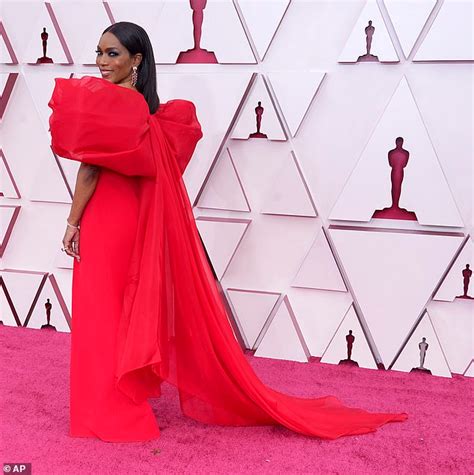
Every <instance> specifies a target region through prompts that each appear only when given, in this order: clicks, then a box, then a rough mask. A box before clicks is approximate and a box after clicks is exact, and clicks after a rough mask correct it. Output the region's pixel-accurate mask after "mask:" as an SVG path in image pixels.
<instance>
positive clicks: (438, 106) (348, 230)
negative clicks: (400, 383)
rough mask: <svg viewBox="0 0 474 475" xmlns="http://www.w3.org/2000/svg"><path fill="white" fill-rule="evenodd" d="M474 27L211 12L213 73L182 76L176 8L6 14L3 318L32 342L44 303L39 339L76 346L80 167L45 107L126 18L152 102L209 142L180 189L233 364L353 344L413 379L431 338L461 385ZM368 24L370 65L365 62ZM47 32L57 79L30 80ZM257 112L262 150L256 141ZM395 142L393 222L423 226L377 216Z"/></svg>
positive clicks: (381, 5) (347, 11)
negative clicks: (145, 43)
mask: <svg viewBox="0 0 474 475" xmlns="http://www.w3.org/2000/svg"><path fill="white" fill-rule="evenodd" d="M473 9H474V7H473V5H472V2H468V1H463V0H458V1H457V0H444V1H443V0H439V1H436V0H384V1H381V0H378V1H375V0H368V1H364V0H347V1H337V2H334V1H332V0H325V1H324V0H312V1H307V0H301V1H299V0H292V1H291V2H290V1H289V0H235V1H232V0H208V2H207V6H206V9H205V11H204V23H203V35H202V41H201V46H202V47H203V48H206V49H207V50H209V51H212V52H214V55H215V58H216V59H217V61H218V63H217V64H203V63H197V64H183V63H180V64H176V61H177V58H178V55H179V54H180V52H181V51H185V50H187V49H189V48H191V47H192V46H193V44H192V42H193V36H192V11H191V9H190V7H189V1H188V0H173V1H144V2H131V1H128V2H125V1H109V2H101V1H99V0H94V1H79V0H78V1H73V2H70V1H65V0H64V1H52V2H40V1H29V2H23V1H22V2H13V1H4V2H3V4H2V23H1V24H0V51H1V55H0V62H1V71H0V88H1V89H2V97H1V99H0V116H1V117H2V123H1V153H0V173H1V175H0V177H1V179H0V192H1V193H2V194H1V195H0V224H1V226H0V233H1V235H0V240H1V247H0V255H1V265H0V270H1V271H2V272H1V290H0V320H2V321H3V324H5V325H18V326H20V325H24V326H28V327H31V328H41V326H42V325H43V324H44V323H46V311H45V303H46V302H47V299H48V298H49V299H50V303H51V304H52V307H51V324H52V325H54V327H55V328H56V330H58V331H70V323H71V315H70V301H71V272H72V270H71V269H72V261H71V258H69V257H67V256H65V255H64V253H61V251H60V247H61V240H62V237H63V233H64V229H65V219H66V217H67V215H68V212H69V207H70V203H71V199H72V190H74V184H75V183H74V181H75V175H76V170H77V164H76V163H74V162H72V161H70V160H64V159H62V158H60V157H56V156H55V155H54V154H53V153H52V151H51V149H50V146H49V145H50V137H49V135H48V122H47V121H48V116H49V112H50V111H49V108H48V107H47V101H48V99H49V97H50V95H51V92H52V88H53V84H54V81H53V79H54V78H55V77H70V76H71V74H74V75H75V76H81V75H85V74H86V75H97V68H96V66H95V53H94V50H95V48H96V44H97V41H98V39H99V37H100V33H101V32H102V30H103V29H104V28H105V27H107V26H108V25H109V24H110V22H112V21H120V20H128V21H133V22H136V23H139V24H140V25H142V26H143V27H144V28H145V29H146V30H147V31H148V33H149V35H150V38H151V41H152V43H153V46H154V51H155V57H156V60H157V76H158V92H159V95H160V99H161V101H162V102H165V101H166V100H168V99H171V98H176V97H181V98H186V99H189V100H192V101H193V102H194V103H195V104H196V107H197V112H198V117H199V120H200V122H201V124H202V127H203V133H204V137H203V139H202V140H201V141H200V142H199V144H198V146H197V149H196V152H195V154H194V157H193V159H192V161H191V162H190V164H189V166H188V168H187V169H186V172H185V174H184V179H185V183H186V186H187V189H188V193H189V196H190V198H191V201H192V202H193V203H194V213H195V216H196V223H197V225H198V229H199V231H200V233H201V237H202V238H203V241H204V243H205V246H206V249H207V252H208V254H209V256H210V259H211V261H212V263H213V266H214V269H215V271H216V274H217V276H218V278H219V280H220V283H221V285H222V288H223V290H224V295H225V297H226V298H227V300H228V303H229V308H230V309H231V311H232V316H233V318H234V320H235V323H236V327H237V328H238V330H239V331H240V333H241V335H242V340H243V341H244V344H245V345H246V347H247V348H250V349H254V350H255V355H256V356H260V357H272V358H279V359H290V360H295V361H308V360H309V358H310V357H316V358H320V359H321V361H322V362H325V363H329V364H338V363H339V362H340V361H341V360H347V341H346V335H348V332H349V330H352V334H353V336H354V338H355V340H354V343H353V347H352V356H351V360H353V361H356V362H357V364H358V365H359V366H360V367H365V368H374V369H375V368H377V367H382V365H383V367H384V368H386V369H392V370H398V371H411V370H412V369H413V368H416V367H417V366H418V365H419V359H420V349H419V346H418V345H419V343H420V341H421V338H423V337H425V338H426V341H427V343H428V344H429V347H428V349H427V350H426V355H425V363H424V368H426V369H427V370H429V371H430V372H431V374H432V375H436V376H443V377H450V376H451V374H452V373H457V374H466V375H469V376H472V375H473V373H474V372H473V369H472V368H473V367H474V366H473V364H472V363H471V362H472V360H473V318H474V316H473V314H474V300H471V299H468V298H460V297H461V296H462V295H463V274H462V272H463V270H464V269H465V267H466V264H470V266H471V267H472V266H473V265H474V259H473V241H472V234H473V200H472V197H473V170H472V157H473V152H474V149H473V140H472V130H473V125H474V124H473V118H472V117H473V115H472V110H473V105H474V99H473V88H472V84H473V74H474V71H473V61H474V55H473V45H472V34H473V16H474V12H473ZM170 19H173V21H170ZM369 20H372V22H373V26H374V27H375V32H374V36H373V40H372V47H371V54H373V55H374V56H377V58H378V61H377V60H375V61H364V58H361V59H359V57H363V56H364V55H365V54H366V36H365V32H364V28H365V27H366V26H367V23H368V21H369ZM454 26H456V28H455V29H454V30H453V28H454ZM43 27H46V28H47V31H48V33H49V38H48V56H51V57H52V58H53V60H54V63H53V64H42V65H37V64H34V63H35V61H36V59H37V58H38V57H39V56H41V55H42V50H41V38H40V33H41V31H42V28H43ZM258 101H260V102H261V106H262V107H263V109H264V110H263V115H262V116H261V117H262V119H261V129H260V132H261V133H262V134H265V135H266V138H265V137H260V138H255V137H254V138H249V135H251V134H254V133H255V132H256V112H255V108H256V107H257V103H258ZM398 136H401V137H403V139H404V143H403V148H404V149H405V150H406V151H408V152H409V157H410V158H409V161H408V164H407V166H406V168H405V169H404V178H403V182H402V189H401V195H400V204H399V206H400V207H401V208H405V209H406V210H408V211H409V212H412V213H414V214H415V215H416V219H413V217H412V218H410V219H393V215H390V214H389V216H386V215H384V217H383V218H377V217H375V218H374V217H373V215H374V213H375V212H376V211H377V210H381V209H384V208H387V207H390V205H391V168H390V165H389V160H388V154H389V152H390V151H391V150H392V149H394V148H395V139H396V138H397V137H398ZM391 216H392V217H391ZM411 216H412V215H411ZM468 295H471V296H474V279H472V282H470V287H469V291H468ZM343 362H344V361H343ZM350 363H351V362H350V361H349V362H347V361H346V362H345V364H350Z"/></svg>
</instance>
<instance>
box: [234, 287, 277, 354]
mask: <svg viewBox="0 0 474 475" xmlns="http://www.w3.org/2000/svg"><path fill="white" fill-rule="evenodd" d="M227 295H228V297H229V301H230V303H231V304H232V307H233V309H234V314H235V316H236V318H237V320H238V322H239V325H240V328H241V329H242V334H243V335H242V336H243V337H244V339H245V342H246V344H247V348H249V349H252V348H254V346H255V343H256V341H257V338H258V336H259V335H260V332H261V331H262V329H263V326H264V325H265V322H266V321H267V319H268V317H269V316H270V314H271V312H272V310H273V308H274V307H275V304H276V303H277V301H278V298H279V297H280V294H279V293H276V292H259V291H254V290H242V289H227Z"/></svg>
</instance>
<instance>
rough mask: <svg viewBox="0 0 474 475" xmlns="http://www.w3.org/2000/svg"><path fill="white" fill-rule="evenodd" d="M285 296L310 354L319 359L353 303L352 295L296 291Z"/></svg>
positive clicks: (307, 290) (292, 290)
mask: <svg viewBox="0 0 474 475" xmlns="http://www.w3.org/2000/svg"><path fill="white" fill-rule="evenodd" d="M287 295H288V300H289V302H290V304H291V307H292V309H293V312H294V314H295V317H296V320H297V322H298V325H299V327H300V329H301V333H302V335H303V338H304V341H305V342H306V344H307V346H308V350H309V353H310V355H311V356H316V357H320V356H322V354H323V353H324V350H325V349H326V348H327V347H328V345H329V342H330V341H331V339H332V338H333V336H334V334H335V332H336V330H337V328H338V326H339V324H340V323H341V321H342V319H343V318H344V315H345V314H346V313H347V310H348V309H349V306H350V305H351V304H352V297H351V295H350V294H349V293H348V292H327V291H321V290H312V289H296V288H291V289H290V290H289V291H288V294H287Z"/></svg>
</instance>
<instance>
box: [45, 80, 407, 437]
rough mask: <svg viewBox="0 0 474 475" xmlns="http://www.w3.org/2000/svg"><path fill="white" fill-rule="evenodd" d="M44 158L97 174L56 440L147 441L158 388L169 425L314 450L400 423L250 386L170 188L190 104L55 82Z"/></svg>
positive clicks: (185, 210) (77, 268)
mask: <svg viewBox="0 0 474 475" xmlns="http://www.w3.org/2000/svg"><path fill="white" fill-rule="evenodd" d="M55 81H56V84H55V88H54V91H53V95H52V97H51V100H50V102H49V106H50V107H51V109H52V115H51V117H50V120H49V123H50V131H51V136H52V148H53V150H54V152H55V153H56V154H58V155H59V156H61V157H65V158H69V159H72V160H77V161H81V162H84V163H88V164H93V165H98V166H100V167H101V172H100V176H99V180H98V183H97V187H96V189H95V192H94V194H93V195H92V197H91V199H90V200H89V202H88V204H87V206H86V208H85V210H84V213H83V216H82V219H81V231H80V233H81V238H80V239H81V241H80V255H81V260H80V262H77V261H74V272H73V295H72V346H71V374H70V377H71V393H70V416H71V419H70V435H71V436H76V437H98V438H100V439H102V440H105V441H121V442H125V441H144V440H150V439H154V438H157V437H159V433H160V431H159V427H158V423H157V421H156V419H155V417H154V415H153V412H152V409H151V406H150V404H149V402H148V401H147V398H150V397H157V396H159V395H160V385H161V383H162V382H163V381H168V382H170V383H172V384H174V385H176V386H177V388H178V389H179V398H180V404H181V409H182V411H183V413H184V414H185V415H187V416H189V417H191V418H193V419H196V420H198V421H202V422H204V423H210V424H220V425H234V426H238V425H276V424H281V425H283V426H285V427H287V428H289V429H292V430H294V431H296V432H299V433H302V434H306V435H309V436H317V437H320V438H325V439H335V438H337V437H340V436H344V435H353V434H363V433H367V432H373V431H375V430H376V428H378V427H380V426H381V425H383V424H385V423H387V422H390V421H403V420H405V419H406V418H407V414H406V413H398V414H397V413H394V414H392V413H369V412H367V411H364V410H362V409H356V408H350V407H346V406H344V405H343V404H342V403H341V402H340V401H339V400H338V399H337V398H335V397H333V396H327V397H320V398H315V399H307V398H299V397H292V396H288V395H285V394H283V393H280V392H277V391H275V390H273V389H271V388H269V387H268V386H266V385H264V384H263V383H262V382H261V381H260V380H259V378H258V377H257V375H256V374H255V373H254V371H253V369H252V367H251V366H250V365H249V363H248V361H247V359H246V358H245V355H244V353H243V351H242V349H241V348H240V346H239V344H238V342H237V340H236V338H235V336H234V334H233V331H232V327H231V325H230V323H229V319H228V316H227V313H226V310H225V306H224V304H223V302H222V300H221V298H222V297H221V296H220V294H219V291H218V288H217V286H216V283H215V281H214V277H213V274H212V270H211V268H210V267H209V264H208V262H207V259H206V255H205V252H204V249H203V248H202V244H201V241H200V238H199V234H198V232H197V228H196V225H195V221H194V216H193V213H192V209H191V204H190V202H189V198H188V196H187V193H186V188H185V185H184V182H183V180H182V177H181V175H182V173H183V171H184V169H185V167H186V165H187V163H188V162H189V160H190V158H191V156H192V154H193V152H194V149H195V146H196V143H197V142H198V140H199V139H200V138H201V137H202V133H201V127H200V125H199V122H198V120H197V118H196V113H195V107H194V105H193V103H191V102H189V101H185V100H173V101H169V102H167V103H165V104H162V105H161V106H160V108H159V109H158V111H157V112H156V113H155V114H150V113H149V109H148V105H147V103H146V101H145V99H144V97H143V95H142V94H140V93H139V92H137V91H134V90H132V89H127V88H124V87H122V86H118V85H116V84H113V83H111V82H109V81H107V80H105V79H102V78H96V77H89V76H86V77H83V78H81V79H77V78H73V79H62V78H57V79H56V80H55Z"/></svg>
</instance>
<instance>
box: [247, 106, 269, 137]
mask: <svg viewBox="0 0 474 475" xmlns="http://www.w3.org/2000/svg"><path fill="white" fill-rule="evenodd" d="M264 110H265V109H264V108H263V107H262V102H261V101H258V104H257V107H255V116H256V121H257V131H256V132H254V133H253V134H250V135H249V139H266V138H267V135H266V134H263V133H262V132H260V127H261V125H262V116H263V111H264Z"/></svg>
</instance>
